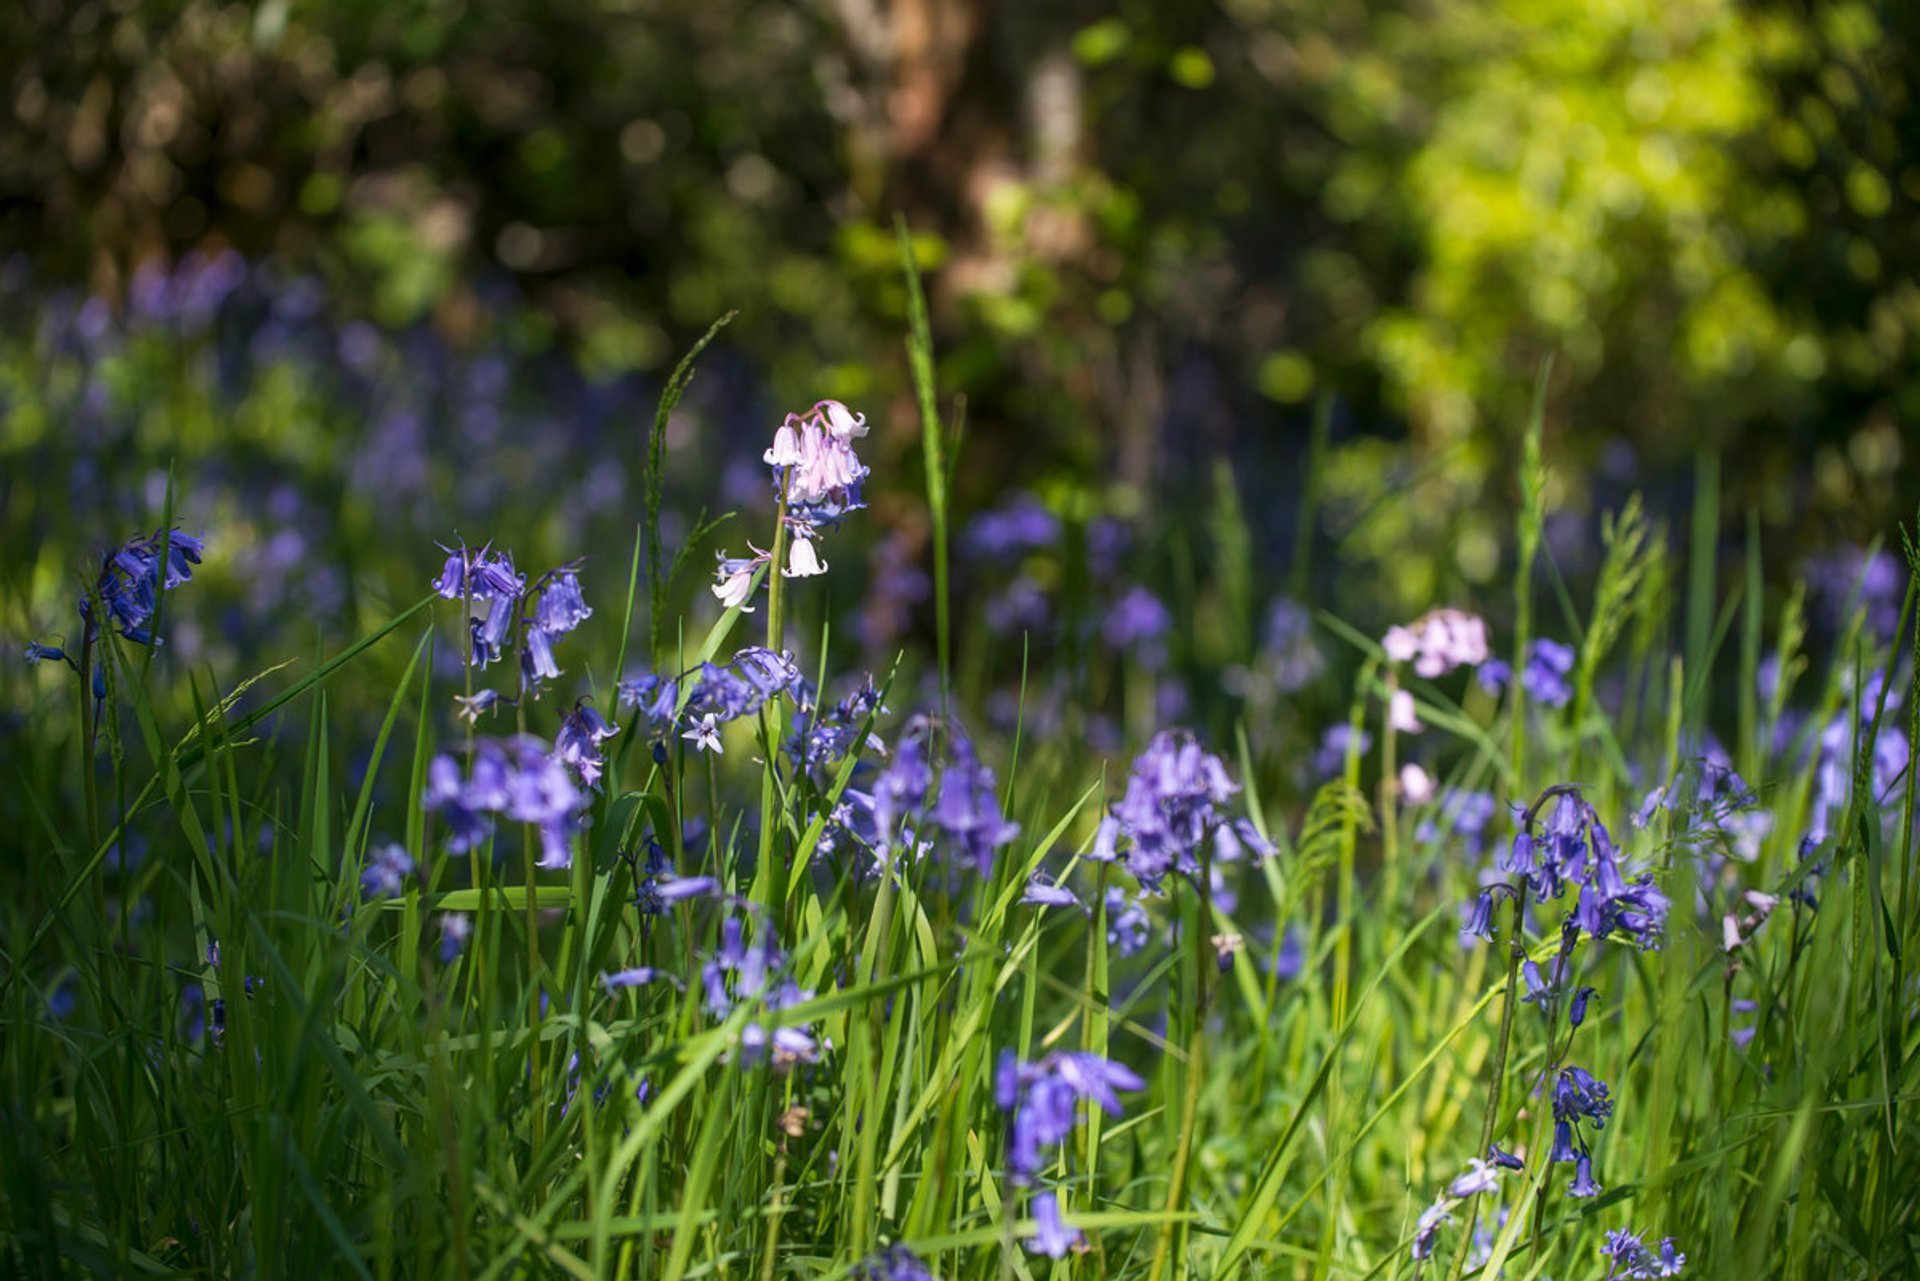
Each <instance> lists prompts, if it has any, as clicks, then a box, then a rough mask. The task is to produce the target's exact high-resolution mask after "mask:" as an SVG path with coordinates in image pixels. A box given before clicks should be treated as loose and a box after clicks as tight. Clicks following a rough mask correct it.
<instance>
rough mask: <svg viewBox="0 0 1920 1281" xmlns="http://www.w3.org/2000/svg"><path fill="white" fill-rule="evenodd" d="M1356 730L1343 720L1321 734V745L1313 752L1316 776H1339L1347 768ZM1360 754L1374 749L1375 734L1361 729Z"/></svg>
mask: <svg viewBox="0 0 1920 1281" xmlns="http://www.w3.org/2000/svg"><path fill="white" fill-rule="evenodd" d="M1355 741H1356V740H1355V731H1354V728H1353V726H1352V725H1351V724H1349V723H1348V722H1346V721H1341V722H1339V723H1338V724H1335V725H1329V726H1328V727H1327V731H1326V733H1324V734H1322V735H1321V736H1320V746H1319V748H1318V749H1317V750H1316V751H1315V752H1314V754H1313V775H1314V777H1315V778H1322V779H1325V778H1337V777H1339V776H1340V775H1341V774H1342V773H1343V772H1345V770H1346V768H1347V749H1348V748H1349V747H1350V746H1352V745H1353V744H1354V742H1355ZM1358 743H1359V749H1358V750H1359V754H1360V755H1361V756H1365V755H1366V754H1367V753H1368V752H1369V751H1371V750H1373V735H1372V734H1370V733H1368V732H1367V731H1366V730H1364V729H1363V730H1360V731H1359V737H1358Z"/></svg>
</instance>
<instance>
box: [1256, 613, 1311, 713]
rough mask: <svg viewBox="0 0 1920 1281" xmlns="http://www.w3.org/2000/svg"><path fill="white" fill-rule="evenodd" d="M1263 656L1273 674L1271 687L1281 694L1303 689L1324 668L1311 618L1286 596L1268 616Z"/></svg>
mask: <svg viewBox="0 0 1920 1281" xmlns="http://www.w3.org/2000/svg"><path fill="white" fill-rule="evenodd" d="M1262 654H1263V657H1264V658H1265V659H1266V661H1267V663H1268V664H1269V665H1270V667H1271V669H1272V671H1273V683H1274V688H1275V689H1277V690H1279V691H1280V692H1281V693H1282V694H1293V693H1297V692H1299V691H1300V690H1303V689H1305V688H1306V687H1307V686H1308V685H1310V684H1312V683H1313V682H1314V681H1315V680H1316V679H1318V677H1319V676H1320V673H1321V672H1323V671H1325V670H1326V666H1327V660H1326V658H1325V656H1324V655H1322V654H1321V652H1320V646H1319V644H1318V643H1317V642H1316V641H1315V640H1314V635H1313V615H1312V614H1310V613H1308V612H1307V609H1306V608H1305V606H1303V605H1301V604H1300V603H1299V602H1297V601H1293V600H1288V599H1286V598H1285V597H1282V598H1281V599H1279V600H1277V601H1275V602H1274V603H1273V608H1272V609H1271V610H1270V611H1269V612H1268V614H1267V628H1266V638H1265V643H1264V645H1263V646H1262Z"/></svg>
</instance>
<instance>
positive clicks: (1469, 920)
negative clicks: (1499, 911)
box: [1460, 890, 1493, 942]
mask: <svg viewBox="0 0 1920 1281" xmlns="http://www.w3.org/2000/svg"><path fill="white" fill-rule="evenodd" d="M1463 915H1464V921H1463V923H1462V924H1461V926H1460V935H1461V937H1462V938H1463V939H1464V938H1469V937H1471V938H1477V939H1485V940H1487V941H1488V942H1491V941H1492V940H1493V891H1492V890H1481V891H1480V893H1479V894H1478V895H1476V896H1475V898H1474V900H1473V902H1472V903H1471V904H1469V905H1468V906H1467V908H1466V909H1465V911H1464V913H1463Z"/></svg>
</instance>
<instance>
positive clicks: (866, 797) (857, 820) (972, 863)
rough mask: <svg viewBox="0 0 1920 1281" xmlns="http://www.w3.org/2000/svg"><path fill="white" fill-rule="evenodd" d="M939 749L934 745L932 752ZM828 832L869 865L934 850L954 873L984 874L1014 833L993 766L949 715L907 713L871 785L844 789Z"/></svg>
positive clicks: (1017, 829) (880, 865)
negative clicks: (858, 849) (860, 849)
mask: <svg viewBox="0 0 1920 1281" xmlns="http://www.w3.org/2000/svg"><path fill="white" fill-rule="evenodd" d="M936 749H938V750H936ZM833 821H834V827H835V829H837V830H836V831H835V832H834V833H833V834H832V835H833V836H834V838H835V840H836V841H838V840H839V839H842V838H850V839H851V840H852V841H854V842H856V843H857V844H859V845H861V846H864V847H865V848H866V849H867V850H869V851H870V852H871V853H872V855H873V861H874V864H875V865H876V867H878V868H885V867H889V866H891V865H892V863H893V861H894V859H895V857H896V855H897V853H898V852H900V851H902V850H905V851H910V852H913V853H924V852H926V851H929V850H938V851H939V852H940V853H941V854H942V855H943V857H944V858H945V859H946V861H947V864H948V867H949V870H950V871H951V872H953V873H955V874H956V875H957V874H960V873H970V874H973V875H976V876H981V877H985V876H986V875H988V874H989V873H990V872H991V871H992V870H993V859H994V855H995V854H996V853H998V852H999V850H1000V849H1001V848H1002V847H1004V846H1005V845H1006V844H1007V843H1008V842H1010V841H1012V840H1013V838H1014V837H1016V836H1018V835H1019V834H1020V825H1019V824H1018V823H1015V822H1012V821H1010V820H1009V819H1008V818H1007V817H1006V815H1005V814H1004V813H1003V812H1002V811H1001V808H1000V798H999V796H998V794H997V785H996V782H995V776H994V772H993V768H992V767H991V766H990V765H988V764H987V763H986V762H985V761H983V760H981V759H980V754H979V752H978V751H976V750H975V749H974V746H973V740H972V739H971V738H970V737H968V735H967V732H966V730H965V729H964V728H962V726H961V725H960V723H959V721H958V720H956V719H954V718H953V717H950V716H949V717H936V716H932V715H928V714H926V713H921V714H918V715H915V716H913V717H910V718H909V719H908V721H907V723H906V725H905V726H904V727H903V728H902V729H901V731H900V734H899V736H898V740H897V741H896V743H895V745H894V751H893V756H892V759H891V760H889V761H888V762H887V765H886V768H884V769H882V770H881V771H880V772H879V773H878V774H877V775H876V776H875V777H874V780H873V786H872V789H871V790H870V791H866V792H862V791H858V790H856V789H854V788H848V789H847V791H846V792H845V793H844V795H843V796H842V798H841V804H840V806H839V807H838V808H837V809H836V810H835V811H834V814H833Z"/></svg>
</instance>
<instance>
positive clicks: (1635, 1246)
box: [1600, 1228, 1687, 1281]
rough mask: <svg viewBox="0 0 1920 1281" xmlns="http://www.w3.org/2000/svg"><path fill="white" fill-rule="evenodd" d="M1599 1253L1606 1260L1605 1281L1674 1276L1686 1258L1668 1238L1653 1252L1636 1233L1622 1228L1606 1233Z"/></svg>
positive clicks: (1645, 1279) (1644, 1280)
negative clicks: (1604, 1242)
mask: <svg viewBox="0 0 1920 1281" xmlns="http://www.w3.org/2000/svg"><path fill="white" fill-rule="evenodd" d="M1600 1253H1601V1255H1602V1256H1603V1257H1605V1258H1606V1259H1607V1260H1608V1266H1607V1281H1623V1279H1626V1278H1631V1279H1632V1281H1654V1278H1659V1277H1677V1276H1679V1275H1680V1271H1681V1269H1682V1268H1684V1267H1686V1265H1687V1256H1686V1255H1684V1254H1681V1253H1680V1252H1679V1250H1678V1248H1677V1247H1675V1245H1674V1243H1673V1238H1672V1237H1667V1238H1666V1239H1664V1240H1662V1241H1661V1242H1660V1245H1659V1248H1658V1249H1657V1250H1656V1249H1649V1248H1648V1247H1647V1244H1646V1243H1645V1242H1644V1241H1643V1240H1642V1239H1641V1238H1640V1237H1639V1236H1638V1235H1637V1234H1636V1233H1633V1232H1629V1231H1627V1230H1626V1229H1625V1228H1614V1229H1611V1230H1609V1231H1608V1233H1607V1240H1606V1244H1604V1245H1602V1246H1601V1247H1600Z"/></svg>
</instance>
